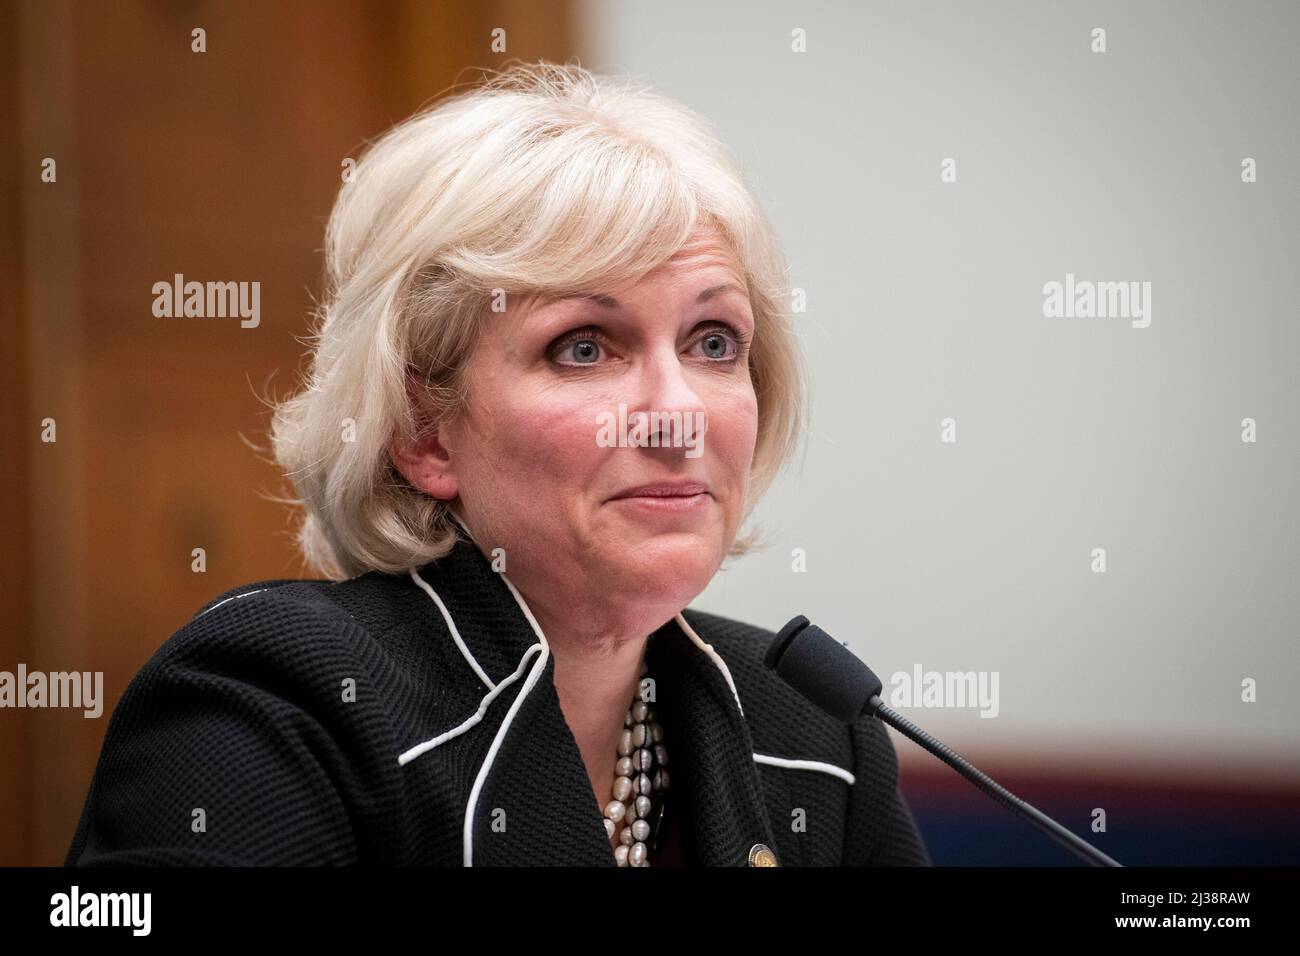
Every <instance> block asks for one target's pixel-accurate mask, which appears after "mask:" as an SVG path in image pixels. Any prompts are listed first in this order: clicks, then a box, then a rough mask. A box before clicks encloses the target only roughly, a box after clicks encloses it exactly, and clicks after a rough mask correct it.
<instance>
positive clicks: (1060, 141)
mask: <svg viewBox="0 0 1300 956" xmlns="http://www.w3.org/2000/svg"><path fill="white" fill-rule="evenodd" d="M1297 28H1300V7H1297V6H1296V5H1295V4H1293V3H1287V2H1275V3H1265V2H1245V3H1232V4H1227V3H1186V2H1178V3H1175V2H1158V3H1144V4H1140V5H1133V4H1126V3H1095V2H1086V3H1063V4H1052V5H1044V4H1037V3H1029V2H1024V3H998V4H969V3H964V2H950V3H913V2H897V3H874V2H871V3H856V2H853V3H851V2H847V0H846V2H811V3H808V2H800V3H781V2H740V0H734V2H711V3H704V2H695V3H686V2H668V0H657V2H656V3H654V4H645V3H640V2H631V0H591V2H580V0H515V2H507V0H439V2H415V0H408V2H401V0H393V2H370V3H368V2H359V0H331V2H313V0H286V2H276V3H259V2H251V0H250V2H220V3H217V2H198V0H194V2H114V3H100V2H71V0H46V2H40V3H36V2H23V0H0V71H3V72H2V74H0V76H2V79H0V83H3V86H4V89H3V96H2V97H0V102H3V103H4V114H5V115H4V122H3V125H2V126H0V136H3V137H4V139H3V143H2V144H0V163H2V164H3V186H4V188H3V193H2V195H0V202H2V203H3V219H2V220H0V222H2V223H3V227H2V228H0V263H2V265H0V270H2V271H0V275H3V284H2V285H0V311H2V313H3V326H2V327H0V336H2V339H0V354H2V356H3V357H2V359H0V390H3V403H4V409H5V412H4V415H3V416H2V417H0V427H3V433H0V438H2V440H3V452H2V453H0V458H3V475H2V481H3V488H2V489H0V492H2V493H0V509H2V513H3V527H4V547H3V548H0V562H2V563H3V581H4V584H3V588H2V590H0V601H2V602H3V604H2V605H0V613H3V618H4V621H5V622H6V625H5V627H4V628H3V631H0V671H9V672H16V671H17V669H18V666H19V664H20V663H23V664H25V665H26V668H27V669H28V670H32V671H36V670H40V671H45V672H55V671H71V670H76V671H101V672H103V675H104V684H103V693H104V700H103V714H102V716H101V717H100V718H98V719H86V718H84V717H83V716H82V712H81V711H80V710H75V709H42V710H33V709H22V710H18V709H8V708H6V709H0V768H2V769H0V820H3V821H4V822H3V824H0V865H29V864H42V865H53V864H59V863H61V862H62V860H63V857H64V854H65V853H66V850H67V847H68V843H69V841H70V839H71V837H72V833H73V830H74V828H75V825H76V822H77V817H78V815H79V813H80V811H81V807H82V803H83V801H84V798H85V792H86V787H87V785H88V783H89V781H90V777H91V772H92V770H93V768H94V764H95V760H96V758H97V756H98V752H99V747H100V744H101V742H102V740H103V736H104V731H105V729H106V727H107V722H108V718H109V715H110V714H111V712H112V708H113V706H114V705H115V704H116V702H117V699H118V697H119V696H120V695H121V693H122V691H123V690H124V689H125V687H126V685H127V683H128V681H129V680H130V678H131V677H132V675H133V674H134V673H135V672H136V670H137V669H138V668H139V667H140V666H141V665H142V664H143V663H144V662H145V660H147V659H148V658H149V656H150V655H151V654H152V653H153V652H154V651H155V650H156V649H157V648H158V647H159V646H160V645H161V644H162V643H163V642H164V641H165V640H166V639H167V637H168V636H170V635H171V634H172V633H174V632H175V631H176V630H177V629H178V628H179V627H180V626H181V625H182V624H184V623H185V621H186V620H188V619H189V618H190V617H191V616H192V615H193V614H194V613H195V611H197V610H198V608H199V607H200V606H201V605H203V604H204V603H206V602H207V601H209V600H210V599H211V598H213V597H215V596H216V595H218V594H220V593H221V592H222V591H224V590H226V589H228V588H230V587H234V586H235V585H238V584H243V583H248V582H251V581H257V580H262V579H267V578H281V577H302V576H312V575H310V574H309V573H308V572H306V571H305V570H304V568H303V566H302V563H301V561H300V560H299V558H298V556H297V554H296V552H295V550H294V546H293V540H292V529H293V520H294V517H295V516H294V515H293V514H292V513H291V512H290V511H289V510H288V509H287V508H286V507H285V506H283V505H281V504H278V503H276V502H274V501H272V500H270V498H272V497H274V496H277V495H284V494H287V493H288V488H287V486H286V484H285V483H284V482H283V480H282V477H281V476H280V475H279V474H278V473H277V472H276V470H275V468H274V467H273V466H272V465H270V464H269V463H268V462H267V461H265V460H264V456H263V455H261V454H260V453H259V452H258V451H256V450H255V449H254V447H253V446H263V447H264V446H265V444H266V428H267V426H268V423H269V419H268V410H267V408H266V406H265V404H264V401H263V400H264V398H265V397H267V396H274V397H276V398H282V397H284V396H285V395H286V394H288V393H290V392H292V391H294V390H296V388H297V387H298V385H299V375H300V373H301V371H302V369H303V368H304V353H305V348H306V346H305V341H304V337H305V336H306V334H307V332H308V328H309V327H308V320H309V316H310V311H311V309H312V307H313V305H314V301H315V299H314V297H316V296H319V295H320V293H321V285H320V283H321V277H322V263H321V255H320V251H321V248H322V246H323V230H324V225H325V220H326V217H327V216H328V213H329V210H330V207H331V204H332V201H333V199H334V196H335V194H336V193H337V191H338V189H339V186H340V184H341V179H340V177H341V171H342V168H343V164H344V162H345V160H346V159H347V158H349V157H355V156H357V155H358V154H359V151H360V149H361V148H362V146H363V145H364V143H365V141H366V140H367V139H370V138H373V137H375V136H377V135H378V134H380V133H382V132H383V131H384V130H385V129H387V128H388V127H389V126H391V125H392V124H394V123H396V122H398V121H400V120H401V119H403V118H405V117H406V116H408V115H409V114H410V113H412V112H413V111H415V110H416V109H418V108H419V107H420V106H422V105H425V104H427V103H428V102H431V101H432V100H433V99H435V98H436V97H438V96H439V95H443V94H446V93H448V92H454V89H453V87H454V85H456V84H461V85H462V86H464V85H468V84H471V83H473V82H474V81H475V80H476V79H477V78H478V76H479V75H480V74H479V72H478V71H479V70H481V69H499V68H501V67H503V66H504V65H505V64H506V63H507V62H508V61H511V60H514V59H521V60H537V59H548V60H553V61H557V62H563V61H566V60H570V59H576V60H578V61H579V62H581V63H582V65H584V66H586V67H589V68H592V69H596V70H602V71H605V70H610V71H616V72H629V73H633V74H636V75H639V76H642V77H644V78H646V79H648V80H649V81H651V82H652V83H653V84H654V85H655V87H656V88H657V89H659V90H660V91H661V92H663V93H665V94H667V95H669V96H672V97H675V98H677V99H679V100H680V101H682V102H684V103H686V104H687V105H689V106H692V107H694V108H695V109H697V110H698V111H700V112H701V113H703V114H704V115H705V116H707V117H708V118H709V119H711V120H712V121H713V122H714V123H715V124H716V125H717V126H718V128H719V130H720V132H721V133H722V136H723V138H724V139H725V140H726V141H727V142H728V143H729V144H730V145H731V147H732V148H733V149H734V150H735V152H736V153H737V155H738V156H739V158H740V160H741V162H742V164H743V165H744V166H745V168H746V169H747V171H748V173H749V176H750V179H751V181H752V183H753V185H754V189H755V191H756V193H757V194H758V195H759V197H760V200H761V201H762V202H763V204H764V207H765V208H766V209H767V211H768V213H769V215H770V216H771V218H772V220H773V222H774V224H775V225H776V227H777V230H778V231H779V233H780V234H781V236H782V237H783V239H784V241H785V244H786V250H787V255H788V257H789V260H790V266H791V276H792V283H793V285H794V286H795V287H797V288H798V289H799V290H801V296H802V302H803V305H801V309H802V311H800V312H799V313H798V314H797V315H796V317H795V318H796V322H797V324H798V326H799V331H800V335H801V340H802V342H803V346H804V350H805V354H806V357H807V362H808V367H809V369H810V371H811V378H812V402H813V403H812V417H811V421H810V426H809V429H808V433H807V440H806V448H805V453H804V455H803V457H802V458H801V459H800V460H799V461H797V462H796V463H795V465H794V467H793V468H792V469H791V470H790V471H789V472H787V474H785V475H784V476H783V477H782V478H781V479H780V480H779V481H778V484H777V485H776V487H775V488H774V489H773V491H772V492H771V494H770V495H769V497H768V499H767V500H766V501H765V502H764V503H763V505H762V506H761V508H760V510H759V512H758V515H757V520H758V523H759V524H760V525H761V526H762V527H763V529H764V530H765V532H766V533H767V535H768V545H767V547H766V548H765V549H763V550H760V551H758V552H756V553H753V554H751V555H748V556H746V557H745V558H742V559H739V560H736V561H734V562H730V563H729V564H728V565H727V566H725V567H724V570H723V571H722V572H721V573H720V574H719V575H718V577H717V578H716V579H715V581H714V582H713V583H712V584H711V585H710V586H709V588H708V589H707V590H706V591H705V592H704V594H702V595H701V596H700V598H699V599H697V601H695V602H694V604H693V606H695V607H698V608H701V609H703V610H711V611H716V612H718V613H722V614H727V615H730V616H732V617H736V618H739V619H741V620H745V621H749V622H751V623H754V624H758V625H761V626H763V627H767V628H770V629H772V630H775V629H777V628H779V627H780V626H781V625H782V624H784V623H785V621H786V620H788V619H789V618H790V617H792V616H793V615H794V614H799V613H803V614H807V615H808V616H809V617H810V618H812V619H813V620H814V621H815V622H816V623H818V624H820V625H821V626H822V627H824V628H826V629H827V630H828V631H830V632H831V633H832V634H833V635H835V636H836V637H838V638H839V639H841V640H845V641H848V642H849V644H850V646H851V647H852V648H853V649H854V650H855V651H856V652H857V653H858V654H859V655H860V656H861V657H862V658H863V659H864V660H866V661H867V662H868V663H869V664H870V665H871V666H872V667H873V668H874V669H875V670H876V671H877V673H879V674H880V675H881V677H882V678H883V679H884V680H885V682H886V689H887V691H888V690H889V689H890V687H891V677H892V675H894V674H896V673H906V674H912V673H913V672H914V671H915V670H916V669H918V668H919V669H921V670H922V671H923V672H929V671H935V672H940V673H945V672H963V673H964V672H974V673H982V674H985V675H992V674H994V673H996V674H997V676H998V684H997V688H998V701H997V714H996V716H995V717H993V718H991V719H989V718H983V717H981V716H980V713H979V709H978V708H973V707H965V708H958V707H926V706H916V705H913V706H899V707H897V709H899V710H900V711H902V712H903V713H904V714H906V715H907V716H908V717H909V718H910V719H912V720H914V721H915V722H917V723H919V724H920V725H921V726H922V727H924V728H925V729H927V730H929V731H930V732H931V733H934V734H935V735H937V736H939V737H940V738H941V739H943V740H944V741H945V742H946V743H948V744H949V745H950V746H952V747H954V749H956V750H958V751H959V752H960V753H962V754H963V755H964V756H966V757H967V758H969V759H970V760H972V761H974V762H975V763H976V764H977V765H978V766H980V767H981V769H983V770H985V771H986V772H988V773H990V774H991V775H992V776H994V777H995V778H996V779H998V780H999V781H1000V782H1001V783H1003V784H1004V785H1006V786H1008V787H1009V788H1010V789H1011V790H1013V791H1014V792H1016V793H1017V794H1019V795H1020V796H1021V797H1023V798H1024V799H1026V800H1028V801H1029V802H1031V803H1033V804H1034V805H1036V806H1037V807H1039V808H1040V809H1041V810H1043V811H1044V812H1046V813H1048V814H1050V815H1051V816H1053V817H1055V818H1056V819H1058V820H1059V821H1060V822H1062V823H1063V824H1064V825H1066V826H1068V827H1070V828H1071V829H1073V830H1074V831H1075V832H1077V833H1079V834H1080V835H1082V836H1084V837H1085V838H1086V839H1088V840H1089V841H1090V842H1093V843H1094V844H1095V845H1097V846H1098V847H1100V848H1102V849H1103V850H1105V851H1106V852H1107V853H1109V854H1111V855H1112V856H1114V857H1116V858H1117V859H1119V860H1120V861H1121V862H1123V863H1126V864H1129V865H1153V864H1169V865H1201V864H1289V865H1294V864H1296V863H1297V862H1300V742H1298V741H1297V728H1298V727H1300V701H1298V700H1297V695H1296V690H1297V683H1298V679H1300V649H1298V647H1300V589H1298V588H1297V579H1298V577H1300V574H1298V572H1300V504H1298V502H1297V490H1300V425H1298V423H1297V413H1298V412H1300V376H1298V375H1297V371H1296V361H1297V355H1300V326H1298V324H1297V321H1296V320H1297V306H1296V303H1297V301H1300V299H1298V297H1297V293H1298V291H1300V280H1298V279H1297V270H1296V262H1297V261H1298V260H1300V230H1297V225H1296V224H1297V212H1300V181H1298V179H1300V166H1298V165H1297V163H1296V156H1297V155H1300V123H1298V121H1297V117H1298V116H1300V109H1298V107H1300V62H1298V61H1297V59H1296V58H1295V56H1294V37H1295V35H1296V31H1297ZM195 29H202V30H203V31H204V42H205V51H204V52H202V53H198V52H193V51H192V44H193V42H194V41H193V35H192V31H193V30H195ZM1098 30H1102V31H1104V34H1098V33H1097V32H1096V31H1098ZM1103 44H1104V48H1102V47H1103ZM48 159H53V160H55V166H54V167H53V168H54V169H55V170H56V171H57V172H56V176H55V178H54V180H53V181H48V175H44V176H43V172H45V171H46V170H47V169H49V168H50V167H49V164H48V163H46V160H48ZM1247 160H1249V162H1247ZM1245 168H1249V169H1251V170H1254V171H1255V175H1254V177H1253V181H1248V180H1250V179H1251V178H1252V177H1250V176H1248V175H1247V176H1243V169H1245ZM177 273H181V274H183V275H184V276H185V277H186V278H187V279H196V280H199V281H213V280H220V281H228V280H231V281H233V280H238V281H258V282H260V283H261V321H260V324H259V325H258V326H257V327H256V328H242V327H241V326H240V323H239V322H238V321H237V320H229V319H226V320H222V319H218V320H203V319H189V320H184V321H177V320H169V319H162V318H156V317H155V316H154V315H153V313H152V304H153V300H154V294H153V292H152V287H153V284H154V283H155V282H158V281H171V279H172V277H173V276H174V275H175V274H177ZM1067 275H1074V276H1076V277H1077V279H1078V281H1085V280H1087V281H1121V282H1137V283H1139V284H1141V283H1143V282H1149V283H1150V284H1151V286H1150V288H1151V298H1150V302H1149V303H1148V304H1149V305H1150V314H1149V317H1150V325H1149V326H1148V327H1146V328H1138V327H1134V325H1133V323H1132V322H1131V321H1129V320H1128V319H1127V318H1123V317H1111V318H1093V319H1085V318H1048V317H1045V315H1044V293H1043V287H1044V285H1045V284H1046V283H1050V282H1054V281H1055V282H1061V283H1064V282H1065V281H1066V277H1067ZM1247 418H1249V419H1252V420H1253V421H1254V422H1255V428H1256V434H1255V441H1253V442H1246V441H1243V440H1242V434H1243V420H1244V419H1247ZM47 420H53V422H54V423H55V425H56V427H57V441H55V442H49V441H46V440H43V437H42V436H43V434H45V435H46V436H47V437H48V423H47ZM947 420H950V422H949V423H948V424H947V425H945V422H946V421H947ZM945 428H946V431H945ZM945 438H947V439H953V438H955V440H944V439H945ZM197 547H201V548H203V549H204V550H205V553H206V556H207V565H206V570H205V571H204V572H203V573H195V572H194V571H193V570H192V564H191V562H192V551H193V549H194V548H197ZM1096 549H1104V551H1105V569H1104V571H1103V570H1101V569H1100V566H1099V563H1098V557H1097V551H1096ZM1244 684H1246V685H1249V686H1252V687H1253V688H1254V699H1253V700H1244V699H1243V696H1247V697H1249V696H1250V695H1246V694H1244V692H1243V685H1244ZM886 699H887V701H888V700H889V698H888V697H887V698H886ZM892 733H893V732H892V731H891V734H892ZM894 740H895V744H896V747H897V749H898V752H899V757H900V763H901V767H902V770H901V774H902V787H903V791H904V793H905V795H906V796H907V798H908V800H909V802H910V804H911V806H912V808H913V810H914V812H915V814H916V816H917V820H918V823H919V825H920V827H921V830H922V832H923V834H924V836H925V838H926V841H927V844H928V846H929V848H930V851H931V855H932V857H933V859H934V861H935V863H937V864H949V865H967V864H989V865H992V864H1042V865H1058V864H1059V865H1074V861H1073V858H1072V857H1070V856H1068V855H1067V854H1066V853H1065V851H1063V850H1061V849H1060V848H1058V847H1057V846H1056V845H1055V844H1053V843H1052V842H1051V841H1049V840H1048V839H1047V838H1046V837H1044V836H1041V835H1040V834H1039V833H1038V832H1037V831H1036V830H1033V829H1031V828H1030V827H1028V826H1027V825H1025V824H1022V823H1020V822H1019V821H1017V820H1015V819H1014V818H1013V817H1011V816H1010V815H1009V814H1007V813H1006V811H1004V810H1003V809H1001V808H1000V807H998V806H997V805H995V804H993V803H992V802H991V801H989V800H988V799H987V798H986V797H984V796H983V795H982V794H980V793H979V792H978V791H976V790H975V789H974V788H973V787H971V786H970V785H969V784H967V783H966V782H965V781H964V780H962V779H961V778H959V777H958V776H957V775H956V774H954V773H953V772H951V771H950V770H948V769H947V768H946V767H944V766H943V765H941V764H939V763H938V762H937V761H936V760H934V759H933V758H930V757H929V756H928V755H926V754H925V753H923V752H922V751H920V750H918V749H917V748H916V747H915V746H914V745H913V744H911V743H910V742H909V741H907V740H906V739H904V738H902V737H900V736H898V735H894ZM1098 810H1102V811H1104V817H1105V830H1104V832H1097V831H1095V830H1094V829H1093V822H1094V820H1095V819H1098V813H1097V811H1098Z"/></svg>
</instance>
